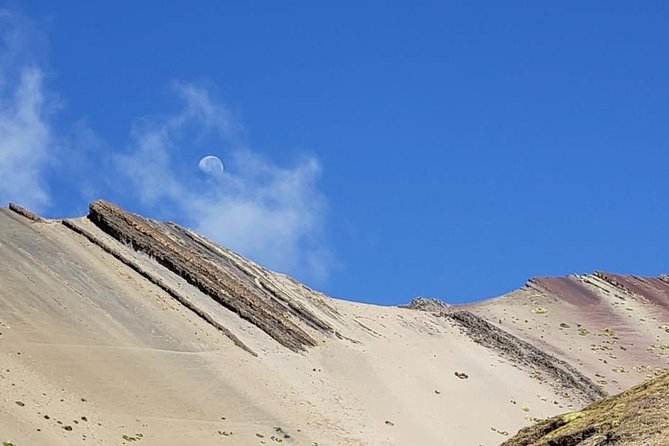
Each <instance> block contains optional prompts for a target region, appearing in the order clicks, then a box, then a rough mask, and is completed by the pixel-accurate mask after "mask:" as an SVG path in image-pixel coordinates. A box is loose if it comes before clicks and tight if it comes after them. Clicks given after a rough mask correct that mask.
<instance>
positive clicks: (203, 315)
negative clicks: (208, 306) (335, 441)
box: [62, 220, 258, 356]
mask: <svg viewBox="0 0 669 446" xmlns="http://www.w3.org/2000/svg"><path fill="white" fill-rule="evenodd" d="M62 223H63V225H64V226H65V227H66V228H68V229H71V230H72V231H74V232H76V233H77V234H79V235H82V236H84V237H85V238H87V239H88V240H89V241H90V242H92V243H93V244H95V245H97V246H99V247H100V248H102V250H103V251H105V252H107V253H108V254H111V255H112V256H113V257H114V258H116V259H117V260H119V261H120V262H121V263H123V264H124V265H126V266H128V267H130V268H131V269H133V270H134V271H135V272H137V273H138V274H139V275H141V276H142V277H144V278H145V279H147V280H148V281H149V282H151V283H153V284H154V285H156V286H157V287H159V288H160V289H162V290H163V291H165V292H166V293H167V294H169V295H170V296H172V297H173V298H175V299H176V300H177V301H178V302H179V303H181V304H182V305H183V306H185V307H186V308H188V309H189V310H191V311H192V312H193V313H195V314H196V315H197V316H199V317H201V318H202V319H204V320H205V322H207V323H208V324H210V325H211V326H213V327H215V328H216V329H218V330H219V331H221V332H222V333H223V334H224V335H225V336H227V337H228V338H230V340H231V341H232V342H233V343H234V344H235V345H236V346H237V347H239V348H241V349H242V350H244V351H246V352H248V353H251V354H252V355H253V356H258V354H257V353H256V352H254V351H253V350H251V349H250V348H249V347H248V346H247V345H246V344H244V343H243V342H242V341H241V340H240V339H239V338H238V337H237V336H235V335H234V334H233V333H232V332H231V331H230V330H228V329H227V328H226V327H224V326H223V325H221V324H220V323H219V322H218V321H217V320H216V319H215V318H214V317H213V316H212V315H210V314H209V313H207V312H206V311H204V310H203V309H201V308H200V307H198V306H197V305H196V304H195V303H193V302H192V301H191V300H190V299H188V298H187V297H185V296H184V295H182V294H181V293H179V292H178V291H176V290H175V289H174V288H172V287H171V286H169V285H167V284H166V283H165V282H163V280H162V279H160V277H158V276H156V275H154V274H152V273H150V272H149V271H147V270H145V269H144V268H142V267H141V266H140V265H139V264H137V263H136V262H135V261H134V260H132V259H131V258H129V257H128V256H126V255H124V254H123V253H122V252H120V251H118V250H116V249H114V248H112V247H111V246H109V245H107V244H106V243H105V242H103V241H102V240H100V239H99V238H98V237H96V236H95V235H93V234H91V233H90V232H89V231H87V230H86V229H84V228H82V227H81V226H79V225H77V224H76V223H74V222H72V221H70V220H63V221H62Z"/></svg>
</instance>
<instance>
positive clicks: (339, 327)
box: [0, 202, 669, 446]
mask: <svg viewBox="0 0 669 446" xmlns="http://www.w3.org/2000/svg"><path fill="white" fill-rule="evenodd" d="M417 307H421V306H420V305H413V306H409V307H405V308H403V307H382V306H374V305H365V304H359V303H353V302H347V301H343V300H337V299H333V298H330V297H328V296H325V295H323V294H321V293H319V292H317V291H314V290H311V289H309V288H307V287H305V286H304V285H301V284H299V283H297V282H295V281H294V280H292V279H291V278H289V277H286V276H284V275H281V274H277V273H274V272H271V271H268V270H266V269H264V268H262V267H261V266H259V265H256V264H254V263H253V262H250V261H248V260H246V259H244V258H243V257H241V256H239V255H237V254H235V253H233V252H231V251H229V250H227V249H225V248H222V247H218V246H216V245H214V244H213V243H211V242H209V241H207V240H205V239H204V238H202V237H200V236H198V235H197V234H194V233H192V232H190V231H187V230H185V229H183V228H180V227H178V226H176V225H174V224H168V223H159V222H154V221H151V220H147V219H143V218H141V217H139V216H136V215H133V214H129V213H127V212H125V211H123V210H121V209H119V208H116V207H115V206H113V205H110V204H108V203H104V202H96V203H95V204H94V205H92V207H91V214H90V215H89V217H88V218H79V219H72V220H67V221H48V220H42V219H40V218H39V217H36V216H34V215H31V214H29V213H27V212H25V211H24V210H22V209H21V208H19V207H16V206H13V207H12V209H2V210H0V333H2V334H1V335H0V370H1V371H0V391H1V392H2V400H1V401H0V435H2V436H3V437H4V438H2V439H6V440H8V441H11V442H12V443H13V444H15V445H17V446H21V445H32V444H47V445H61V444H62V445H72V444H103V445H114V444H118V445H121V444H131V443H132V444H135V443H136V444H146V445H183V444H197V445H224V444H229V445H259V444H275V443H283V444H295V445H316V444H317V445H319V446H323V445H458V446H459V445H464V446H467V445H473V446H477V445H488V446H490V445H498V444H500V443H502V442H503V441H505V440H507V439H508V437H509V436H510V435H513V434H514V433H515V432H516V431H517V430H518V429H520V428H521V427H524V426H528V425H530V424H532V422H533V421H534V420H535V419H538V418H545V417H549V416H554V415H556V414H559V413H562V412H565V411H571V410H576V409H579V408H581V407H583V406H584V405H586V404H588V403H591V402H593V401H595V400H597V399H599V398H600V397H601V396H603V395H604V394H606V393H614V392H617V391H618V390H624V389H627V388H629V387H630V386H632V385H634V384H638V383H640V382H642V381H643V380H644V379H646V378H647V377H651V376H654V375H657V374H659V373H661V371H662V370H664V369H665V368H666V367H667V366H668V365H669V280H668V279H666V278H655V279H644V278H637V277H622V276H615V275H608V274H602V273H599V274H591V275H583V276H571V277H568V278H557V279H550V278H549V279H536V280H532V281H530V282H528V285H527V286H526V287H524V288H522V289H520V290H518V291H515V292H513V293H510V294H508V295H506V296H502V297H500V298H496V299H492V300H489V301H484V302H481V303H477V304H472V305H465V306H458V307H448V306H432V307H430V306H427V307H424V306H423V307H421V308H423V309H418V308H417ZM458 315H459V316H458ZM463 315H464V316H463ZM2 439H0V440H2Z"/></svg>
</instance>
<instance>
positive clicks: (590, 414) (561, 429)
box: [503, 374, 669, 446]
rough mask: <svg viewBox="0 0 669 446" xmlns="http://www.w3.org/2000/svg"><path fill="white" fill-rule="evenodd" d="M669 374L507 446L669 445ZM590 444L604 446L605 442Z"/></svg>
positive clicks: (520, 436) (521, 435) (546, 424)
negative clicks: (597, 440) (668, 396)
mask: <svg viewBox="0 0 669 446" xmlns="http://www.w3.org/2000/svg"><path fill="white" fill-rule="evenodd" d="M667 395H669V374H666V375H662V376H660V377H657V378H654V379H652V380H649V381H646V382H645V383H643V384H640V385H638V386H636V387H633V388H632V389H630V390H628V391H626V392H623V393H621V394H620V395H616V396H613V397H608V398H605V399H603V400H601V401H599V402H597V403H594V404H591V405H590V406H588V407H586V408H585V409H583V410H581V411H578V412H571V413H567V414H564V415H559V416H556V417H553V418H549V419H547V420H543V421H541V422H539V423H538V424H536V425H534V426H531V427H528V428H525V429H522V430H521V431H520V432H518V434H517V435H516V436H515V437H513V438H512V439H510V440H509V441H507V442H506V443H504V444H503V446H549V445H551V446H558V445H577V444H586V443H585V442H586V441H587V440H588V439H596V438H601V439H608V440H606V444H607V445H608V444H610V445H614V444H615V445H619V446H636V445H641V444H647V445H665V444H669V417H667V413H669V399H668V398H667ZM587 444H593V445H595V444H597V445H600V444H601V445H603V444H604V443H602V442H589V443H587Z"/></svg>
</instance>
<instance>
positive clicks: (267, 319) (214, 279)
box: [88, 200, 333, 351]
mask: <svg viewBox="0 0 669 446" xmlns="http://www.w3.org/2000/svg"><path fill="white" fill-rule="evenodd" d="M88 219H89V220H90V221H92V222H93V223H94V224H95V225H96V226H98V227H99V228H100V229H102V230H103V231H104V232H106V233H108V234H109V235H111V236H112V237H114V238H116V239H117V240H119V241H121V242H122V243H126V244H128V245H130V246H131V247H132V248H133V249H135V250H137V251H140V252H143V253H145V254H147V255H149V256H150V257H152V258H154V259H155V260H156V261H157V262H159V263H160V264H161V265H163V266H165V267H166V268H168V269H169V270H170V271H172V272H173V273H175V274H177V275H178V276H180V277H182V278H184V279H185V280H186V281H187V282H189V283H190V284H192V285H194V286H196V287H197V288H199V289H200V290H201V291H202V292H203V293H205V294H207V295H209V296H211V298H212V299H214V300H215V301H216V302H218V303H219V304H221V305H223V306H224V307H225V308H227V309H229V310H231V311H233V312H235V313H236V314H238V315H239V316H240V317H241V318H242V319H245V320H247V321H249V322H251V323H252V324H254V325H255V326H257V327H258V328H260V329H261V330H263V331H264V332H265V333H267V334H268V335H270V336H271V337H272V338H274V339H275V340H276V341H277V342H279V343H281V344H282V345H284V346H286V347H288V348H290V349H291V350H295V351H299V350H303V349H305V348H307V347H312V346H315V345H317V340H316V339H315V338H314V337H313V336H312V335H310V334H309V333H308V332H307V331H306V330H305V329H303V328H302V327H301V326H300V325H298V323H296V321H295V319H297V320H298V321H299V322H302V323H303V324H306V325H308V326H309V327H311V328H313V329H315V330H318V331H321V332H323V333H328V332H332V331H333V330H332V328H331V327H330V325H329V324H327V323H326V322H324V321H323V320H321V319H319V318H318V317H317V316H315V315H314V314H313V313H312V312H311V311H309V310H308V309H307V308H305V307H304V306H302V305H300V304H299V303H298V302H296V301H294V300H292V299H290V297H288V296H286V295H285V294H284V293H281V291H280V290H278V289H277V288H275V287H272V286H271V284H269V283H267V282H265V283H263V282H262V281H261V279H260V278H258V277H253V276H252V275H250V274H249V272H248V271H245V270H243V269H241V268H240V267H239V265H238V264H235V262H234V259H232V258H231V256H229V255H226V253H225V252H224V251H222V249H221V248H220V247H218V246H216V245H214V244H213V243H211V242H209V241H208V240H206V239H204V238H203V237H200V236H198V235H196V234H194V233H192V232H190V231H188V230H186V229H184V228H182V227H180V226H178V225H176V224H174V223H160V222H157V221H153V220H149V219H145V218H142V217H140V216H138V215H135V214H131V213H129V212H126V211H124V210H122V209H121V208H119V207H117V206H115V205H113V204H111V203H108V202H105V201H102V200H100V201H96V202H94V203H92V204H91V205H90V213H89V215H88Z"/></svg>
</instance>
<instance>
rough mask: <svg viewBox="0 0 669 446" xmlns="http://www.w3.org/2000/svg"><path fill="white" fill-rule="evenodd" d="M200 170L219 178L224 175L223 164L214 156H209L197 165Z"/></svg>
mask: <svg viewBox="0 0 669 446" xmlns="http://www.w3.org/2000/svg"><path fill="white" fill-rule="evenodd" d="M197 166H198V167H199V168H200V170H201V171H202V172H203V173H204V174H206V175H209V176H212V177H218V176H221V175H223V170H224V169H223V162H222V161H221V160H220V159H219V158H218V157H217V156H214V155H207V156H205V157H204V158H202V159H201V160H200V162H199V163H198V164H197Z"/></svg>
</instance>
